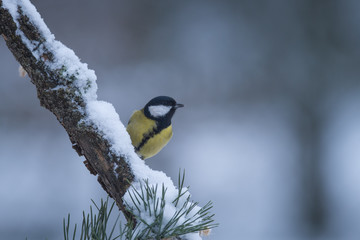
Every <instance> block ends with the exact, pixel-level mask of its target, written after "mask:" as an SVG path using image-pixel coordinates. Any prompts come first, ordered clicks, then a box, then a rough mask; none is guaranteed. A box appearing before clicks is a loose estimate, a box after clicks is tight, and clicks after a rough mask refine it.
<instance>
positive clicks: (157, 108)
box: [144, 96, 184, 122]
mask: <svg viewBox="0 0 360 240" xmlns="http://www.w3.org/2000/svg"><path fill="white" fill-rule="evenodd" d="M180 107H184V105H183V104H180V103H176V101H175V100H174V99H173V98H171V97H167V96H159V97H155V98H153V99H151V100H150V101H149V102H148V103H147V104H146V105H145V107H144V114H145V116H146V117H148V118H151V119H153V120H157V121H164V120H166V121H169V122H170V121H171V118H172V116H173V115H174V113H175V111H176V109H178V108H180Z"/></svg>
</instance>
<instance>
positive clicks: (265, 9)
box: [0, 0, 360, 240]
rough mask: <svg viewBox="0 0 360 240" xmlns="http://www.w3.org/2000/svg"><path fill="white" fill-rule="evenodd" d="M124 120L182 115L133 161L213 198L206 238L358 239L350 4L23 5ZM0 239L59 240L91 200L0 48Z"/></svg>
mask: <svg viewBox="0 0 360 240" xmlns="http://www.w3.org/2000/svg"><path fill="white" fill-rule="evenodd" d="M33 3H34V4H35V6H36V7H37V9H38V11H39V12H40V13H41V15H42V17H43V18H44V19H45V22H46V23H47V25H48V26H49V28H50V29H51V31H52V32H53V33H54V34H55V36H56V38H57V39H58V40H60V41H62V42H63V43H64V44H65V45H67V46H68V47H70V48H72V49H74V51H75V52H76V54H77V55H78V56H79V57H80V58H81V59H82V61H83V62H86V63H88V64H89V67H90V68H91V69H94V70H95V71H96V74H97V76H98V86H99V90H98V96H99V99H101V100H105V101H109V102H111V103H112V104H113V105H114V106H115V108H116V109H117V111H118V113H119V115H120V118H121V119H122V121H123V122H124V123H126V122H127V120H128V118H129V117H130V115H131V113H132V111H133V110H134V109H139V108H141V107H143V105H144V104H145V103H146V102H147V101H148V100H149V99H151V98H152V97H154V96H158V95H169V96H172V97H174V98H175V99H176V100H177V101H178V102H180V103H183V104H185V108H183V109H180V110H179V111H178V112H177V113H176V115H175V117H174V119H173V130H174V137H173V139H172V140H171V142H170V143H169V144H168V146H167V147H166V148H165V149H164V150H163V151H162V152H161V153H159V154H158V155H157V156H155V157H154V158H152V159H149V160H148V161H147V162H148V164H149V165H150V166H151V167H152V168H154V169H157V170H161V171H164V172H166V173H167V174H168V175H169V176H170V177H171V178H172V179H173V180H174V181H176V179H177V175H178V172H179V169H185V170H186V174H187V178H186V183H187V185H190V187H191V188H190V189H191V193H192V197H193V199H194V200H196V201H199V202H200V204H205V203H206V202H207V201H209V200H212V201H213V202H214V209H213V211H214V213H215V214H216V216H215V219H216V221H217V222H218V223H220V226H219V227H218V228H216V229H214V231H213V232H212V235H211V236H210V237H208V239H214V240H215V239H216V240H219V239H246V240H282V239H283V240H300V239H310V240H313V239H314V240H318V239H320V240H323V239H324V240H332V239H334V240H347V239H349V240H352V239H359V237H360V228H359V224H360V187H359V182H360V148H359V147H360V108H359V102H360V94H359V91H360V81H359V75H360V68H359V62H360V45H359V39H360V24H359V23H360V15H359V14H358V13H359V11H360V2H359V1H356V0H345V1H341V0H326V1H325V0H319V1H312V0H303V1H294V0H293V1H285V0H275V1H265V0H256V1H252V0H225V1H197V0H195V1H187V0H185V1H165V0H158V1H146V0H121V1H108V0H106V1H95V0H86V1H85V0H76V1H71V0H62V1H45V0H36V1H35V0H34V1H33ZM0 53H1V54H0V72H1V74H0V235H1V239H9V240H12V239H25V237H28V239H30V240H35V239H55V240H56V239H62V219H63V217H65V216H66V215H67V213H69V212H70V213H71V214H72V221H73V222H80V220H81V213H82V211H83V210H88V208H89V205H90V199H94V200H95V201H97V202H98V201H99V199H100V198H101V197H105V196H106V195H105V193H104V191H103V190H102V189H101V187H100V185H99V184H98V183H97V181H96V177H94V176H92V175H90V174H89V172H88V170H87V169H86V168H85V167H84V165H83V163H82V161H83V160H84V159H83V158H81V157H78V156H77V154H76V152H75V151H74V150H73V149H72V148H71V143H70V141H69V139H68V137H67V134H66V132H65V131H64V129H63V128H62V127H61V126H60V124H59V123H58V122H57V120H56V119H55V117H54V116H53V115H52V114H51V113H50V112H48V111H47V110H46V109H44V108H42V107H40V105H39V100H38V99H37V97H36V91H35V87H34V86H33V85H32V84H31V83H30V80H29V79H28V77H26V78H20V77H19V76H18V66H19V65H18V63H17V62H16V61H15V60H14V57H13V56H12V55H11V53H10V52H9V51H8V49H7V48H6V46H5V43H4V40H3V39H1V40H0Z"/></svg>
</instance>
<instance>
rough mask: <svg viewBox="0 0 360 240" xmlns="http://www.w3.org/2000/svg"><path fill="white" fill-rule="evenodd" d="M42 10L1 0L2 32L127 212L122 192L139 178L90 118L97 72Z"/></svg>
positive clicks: (94, 170)
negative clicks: (56, 35)
mask: <svg viewBox="0 0 360 240" xmlns="http://www.w3.org/2000/svg"><path fill="white" fill-rule="evenodd" d="M26 4H27V5H26ZM29 4H30V5H29ZM36 14H38V13H37V12H36V10H35V8H34V7H33V6H32V5H31V3H30V2H25V1H24V2H21V1H18V2H16V1H12V2H11V1H6V0H0V33H1V35H2V37H3V38H4V39H5V42H6V44H7V46H8V48H9V49H10V51H11V52H12V53H13V55H14V57H15V58H16V60H17V61H18V62H19V63H20V64H21V66H22V67H23V68H24V69H25V71H26V72H27V73H28V75H29V76H30V78H31V82H32V83H33V84H34V85H35V86H36V90H37V95H38V98H39V99H40V104H41V105H42V106H43V107H45V108H47V109H48V110H50V111H51V112H52V113H53V114H55V116H56V118H57V119H58V120H59V122H60V123H61V125H62V126H63V127H64V128H65V130H66V131H67V133H68V134H69V137H70V140H71V142H72V144H73V148H74V149H75V150H76V151H77V152H78V154H79V155H83V156H85V158H86V161H85V162H84V163H85V165H86V166H87V167H88V169H89V170H90V172H91V173H92V174H94V175H96V174H97V175H98V181H99V182H100V184H101V185H102V187H103V188H104V189H105V191H106V192H107V193H108V194H109V195H110V196H111V197H112V198H114V200H115V201H116V203H117V205H118V206H119V208H120V209H121V210H122V211H123V212H124V213H125V214H126V211H125V208H124V205H123V202H122V197H123V195H124V194H125V192H126V190H127V189H128V187H129V185H130V183H131V182H132V181H133V179H134V176H133V173H132V172H131V170H130V167H129V165H128V163H127V161H126V160H127V159H126V158H127V156H126V155H125V154H124V155H122V154H121V153H119V152H116V151H114V149H112V148H111V144H110V143H109V140H108V139H106V138H105V137H104V136H103V134H101V131H99V129H97V127H96V126H95V125H94V124H91V122H89V121H88V117H89V116H88V111H87V108H88V103H89V101H91V100H96V82H95V80H96V76H95V74H94V72H93V71H92V70H88V69H87V66H86V64H83V63H80V61H79V59H78V58H77V57H76V55H75V54H74V53H73V52H72V51H71V50H70V49H68V48H66V47H65V46H64V45H62V44H61V43H60V42H58V41H56V40H55V39H54V36H53V35H52V34H51V33H50V31H49V30H48V29H47V27H46V25H45V24H44V23H43V21H42V19H41V18H40V16H38V17H34V16H37V15H36Z"/></svg>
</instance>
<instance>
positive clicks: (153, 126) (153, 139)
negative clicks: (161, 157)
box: [126, 96, 184, 159]
mask: <svg viewBox="0 0 360 240" xmlns="http://www.w3.org/2000/svg"><path fill="white" fill-rule="evenodd" d="M183 106H184V105H183V104H179V103H176V101H175V100H174V99H173V98H171V97H167V96H159V97H155V98H153V99H151V100H150V101H149V102H148V103H147V104H146V105H145V107H144V108H143V109H140V110H137V111H135V112H134V113H133V114H132V116H131V117H130V120H129V122H128V125H127V127H126V130H127V131H128V133H129V134H130V138H131V142H132V145H133V146H134V148H135V152H136V153H137V154H138V155H139V157H141V158H142V159H147V158H150V157H152V156H154V155H155V154H157V153H158V152H159V151H160V150H161V149H162V148H163V147H164V146H165V145H166V144H167V143H168V142H169V140H170V139H171V137H172V135H173V133H172V126H171V118H172V117H173V115H174V113H175V111H176V109H178V108H180V107H183Z"/></svg>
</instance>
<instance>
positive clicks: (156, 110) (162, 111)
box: [149, 105, 171, 117]
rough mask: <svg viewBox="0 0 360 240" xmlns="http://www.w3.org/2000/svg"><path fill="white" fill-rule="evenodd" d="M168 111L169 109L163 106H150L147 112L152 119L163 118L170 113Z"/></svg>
mask: <svg viewBox="0 0 360 240" xmlns="http://www.w3.org/2000/svg"><path fill="white" fill-rule="evenodd" d="M170 109H171V107H169V106H164V105H158V106H150V107H149V112H150V114H151V116H153V117H163V116H165V115H166V114H167V113H168V112H169V111H170Z"/></svg>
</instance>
